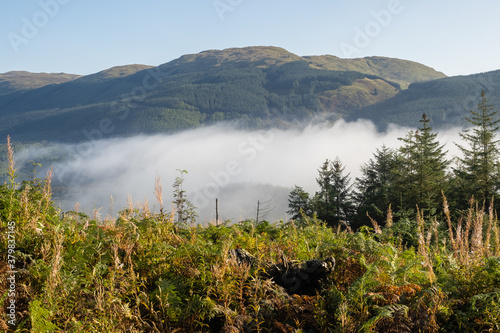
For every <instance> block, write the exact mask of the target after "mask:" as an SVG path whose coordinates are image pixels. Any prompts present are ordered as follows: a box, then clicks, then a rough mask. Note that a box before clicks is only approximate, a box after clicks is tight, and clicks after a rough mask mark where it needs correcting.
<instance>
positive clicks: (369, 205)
mask: <svg viewBox="0 0 500 333" xmlns="http://www.w3.org/2000/svg"><path fill="white" fill-rule="evenodd" d="M394 168H395V152H394V151H393V150H392V149H390V148H388V147H387V146H385V145H383V146H382V148H381V149H377V151H376V153H374V154H373V158H371V159H370V160H369V161H368V162H367V163H366V164H364V165H363V166H362V167H361V173H362V176H361V177H360V178H356V191H355V201H356V213H357V216H356V221H355V223H354V225H353V227H354V228H359V227H361V226H363V225H370V220H369V218H368V216H367V213H368V214H369V215H370V217H371V218H373V219H375V220H376V221H378V222H380V223H381V221H383V220H384V219H385V215H386V212H387V209H388V208H389V205H390V204H391V202H392V201H394V200H395V199H396V194H395V190H394V189H395V188H394V184H393V183H394Z"/></svg>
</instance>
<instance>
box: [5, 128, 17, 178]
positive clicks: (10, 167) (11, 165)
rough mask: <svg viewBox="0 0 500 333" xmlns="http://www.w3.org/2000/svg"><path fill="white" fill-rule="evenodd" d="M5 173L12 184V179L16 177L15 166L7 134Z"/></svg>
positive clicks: (12, 150)
mask: <svg viewBox="0 0 500 333" xmlns="http://www.w3.org/2000/svg"><path fill="white" fill-rule="evenodd" d="M7 162H8V164H7V174H8V175H9V178H10V182H11V184H12V185H14V179H15V178H16V171H17V170H16V168H15V163H14V149H13V148H12V143H11V142H10V136H8V135H7Z"/></svg>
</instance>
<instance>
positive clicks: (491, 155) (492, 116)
mask: <svg viewBox="0 0 500 333" xmlns="http://www.w3.org/2000/svg"><path fill="white" fill-rule="evenodd" d="M466 120H467V121H468V122H469V123H470V124H471V125H473V128H472V131H471V129H467V130H464V131H463V132H462V133H460V136H461V138H462V139H463V140H464V141H465V142H466V143H467V144H468V147H466V146H463V145H459V144H457V146H458V148H459V149H460V151H461V152H462V154H463V157H462V158H459V159H458V162H459V163H458V166H457V168H456V169H455V174H456V176H457V178H459V182H460V183H461V184H462V189H463V190H464V191H466V193H463V194H464V195H466V196H467V198H470V197H471V196H474V197H475V198H476V199H477V200H479V201H481V202H482V201H488V200H490V199H491V198H492V196H494V195H496V194H497V187H498V173H497V170H498V157H499V150H498V142H499V140H495V132H496V131H497V130H498V129H499V126H498V124H499V123H500V119H498V117H497V111H496V110H495V109H494V108H493V106H492V105H490V104H488V100H487V98H486V93H485V92H484V91H482V92H481V101H480V102H479V104H478V105H477V111H474V110H470V116H469V117H466Z"/></svg>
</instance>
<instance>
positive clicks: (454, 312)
mask: <svg viewBox="0 0 500 333" xmlns="http://www.w3.org/2000/svg"><path fill="white" fill-rule="evenodd" d="M483 97H484V96H483ZM485 105H488V104H487V103H486V102H484V103H480V104H479V106H478V109H479V112H477V114H481V110H482V106H485ZM484 110H489V111H487V113H488V114H490V112H491V110H490V109H489V108H485V109H484ZM474 112H475V111H474ZM471 114H473V115H474V114H475V113H473V112H471ZM491 121H492V123H494V122H495V120H494V119H493V118H492V119H491ZM478 124H479V123H478ZM421 126H422V127H421V128H420V129H419V131H417V132H411V133H409V134H408V136H407V137H406V138H405V139H404V140H403V147H402V149H401V150H400V151H390V150H389V149H387V148H386V147H382V148H381V149H379V150H378V151H377V152H376V153H375V154H374V156H373V158H372V159H371V160H370V161H369V162H368V163H367V164H366V165H365V167H364V168H363V181H362V182H361V184H362V186H360V187H359V188H358V189H357V192H356V194H355V195H345V194H346V192H350V186H349V178H348V175H344V170H343V167H342V164H341V162H340V161H339V160H338V159H336V160H334V161H333V162H332V161H328V160H327V161H326V162H325V163H324V165H323V166H322V167H320V170H319V171H320V175H319V177H318V184H319V185H320V187H321V190H320V191H319V192H318V194H316V195H315V196H314V197H313V199H312V200H313V202H312V205H308V203H309V202H310V200H311V199H310V198H309V195H308V194H307V193H305V192H304V191H303V190H302V189H301V188H300V187H296V188H295V190H294V191H293V192H292V193H291V195H290V199H291V202H293V203H294V204H293V205H291V206H290V208H291V211H293V212H294V214H296V216H295V217H296V218H297V219H296V220H291V221H289V222H283V221H280V222H276V223H269V222H267V221H259V222H256V221H252V220H248V221H241V222H238V223H236V224H232V225H230V224H229V223H223V224H221V225H210V224H209V225H205V226H202V225H195V224H193V223H192V222H193V221H194V219H195V217H196V216H195V211H194V207H192V205H191V204H190V203H189V202H188V201H187V200H186V198H185V189H184V188H183V182H184V175H185V174H186V172H185V171H184V170H179V171H180V176H179V177H178V178H177V179H176V181H175V183H174V184H173V192H174V202H173V207H175V209H173V210H172V211H171V212H167V211H165V206H167V205H165V203H164V202H163V197H162V193H163V191H162V184H161V180H160V179H159V178H157V179H156V183H155V186H154V191H155V195H156V201H157V202H156V203H155V204H154V205H150V204H149V203H147V202H145V203H142V204H136V205H134V204H133V203H132V202H130V203H129V205H128V207H125V208H124V209H122V210H121V211H119V212H118V214H117V215H116V216H113V217H112V216H107V217H104V218H102V217H101V216H100V214H99V211H94V212H93V214H92V216H89V215H87V214H85V213H83V212H80V211H78V208H77V207H75V211H72V212H65V213H64V214H63V213H62V212H60V211H59V210H58V209H57V208H55V207H54V205H53V204H52V202H51V193H52V188H51V184H52V182H51V178H52V173H51V172H49V173H48V174H47V176H46V177H45V179H43V180H40V179H37V178H35V177H33V179H32V180H29V181H23V182H21V183H19V182H18V181H17V174H16V169H15V165H14V161H13V149H12V146H11V144H10V142H9V141H8V143H7V146H6V148H5V149H6V151H7V169H6V170H7V175H8V180H7V182H6V183H5V184H4V185H0V222H1V231H2V232H1V233H0V239H1V240H0V277H1V279H0V289H1V290H0V294H1V295H3V298H2V300H3V301H2V302H3V306H2V307H1V308H0V311H2V312H0V329H2V330H4V331H16V332H52V331H63V332H498V331H500V222H499V220H498V218H497V214H496V212H495V209H494V206H493V201H490V202H489V203H490V205H489V206H485V205H483V203H482V202H478V201H476V200H474V199H471V198H469V197H467V198H466V199H467V200H469V199H470V200H469V202H468V204H467V206H465V207H463V206H462V207H458V206H457V203H456V202H454V203H452V202H450V203H449V202H448V200H447V198H446V197H445V196H444V195H442V196H441V201H440V203H439V204H440V207H439V208H437V207H434V205H436V204H437V198H436V197H435V195H434V194H435V188H436V186H438V184H441V182H440V181H439V178H440V177H446V175H443V172H442V169H441V166H442V165H443V164H447V161H445V160H444V159H443V158H442V149H441V146H440V145H439V143H438V142H437V141H436V138H435V136H434V135H433V133H432V131H431V128H430V127H429V126H428V118H427V117H425V116H424V117H423V118H422V125H421ZM493 129H494V127H493V128H489V130H488V131H487V134H488V135H485V136H483V139H484V138H486V137H488V138H490V139H491V140H490V141H488V142H490V143H492V144H494V145H495V144H496V140H495V139H494V135H490V134H493V133H492V132H491V131H492V130H493ZM484 142H485V141H484ZM422 152H427V153H428V156H425V158H424V156H421V155H418V153H422ZM402 155H408V156H412V157H413V158H415V159H416V160H415V161H414V162H415V163H417V162H418V163H417V164H416V165H410V166H408V167H405V168H403V169H402V172H401V174H397V175H395V174H394V173H393V166H394V163H405V165H407V164H408V163H409V162H408V161H406V162H404V161H403V162H402V160H401V157H402ZM481 156H482V155H481ZM496 162H498V161H496ZM36 166H37V165H36V164H34V167H35V168H36ZM430 168H434V169H432V170H431V169H430ZM477 170H480V169H479V168H478V169H470V172H478V171H477ZM431 171H433V172H431ZM421 172H423V174H420V173H421ZM402 173H407V175H406V176H405V175H403V174H402ZM409 175H412V176H415V177H414V178H411V179H410V178H405V179H407V181H406V185H405V183H404V182H400V183H397V182H395V181H394V180H395V179H398V177H400V176H405V177H408V176H409ZM395 184H401V185H398V186H403V185H404V186H407V187H408V188H409V189H410V188H412V189H415V190H416V194H415V196H414V197H411V198H409V199H408V200H409V201H408V202H410V203H416V204H417V205H419V204H422V203H424V204H428V206H427V207H425V210H424V209H420V208H417V207H415V210H414V211H413V212H410V210H409V209H408V207H406V206H404V205H405V203H404V200H406V198H404V197H399V198H398V199H400V200H401V201H403V203H402V204H399V203H397V202H393V198H394V193H399V191H403V190H402V189H400V188H396V189H395ZM483 185H484V184H483ZM415 186H422V187H424V188H426V189H428V192H419V189H418V188H416V187H415ZM365 190H366V193H365V194H364V192H365ZM401 193H404V195H407V193H408V192H404V191H403V192H401ZM423 194H425V195H423ZM461 194H462V195H464V196H467V193H461ZM490 194H491V192H490ZM379 196H380V197H379ZM396 197H397V196H396ZM356 200H362V203H363V207H372V208H373V209H374V210H373V211H374V212H379V211H384V213H383V219H380V220H378V221H379V222H380V223H378V222H377V221H376V220H375V219H374V218H373V217H372V216H370V217H372V218H370V219H369V220H370V225H371V227H369V226H366V225H361V226H358V228H357V230H356V231H354V230H353V227H354V225H352V224H351V223H350V222H351V221H350V220H349V218H350V216H352V214H355V212H356V210H353V209H352V208H351V207H354V206H351V205H350V204H349V205H347V204H348V203H350V202H355V201H356ZM371 200H373V202H372V204H370V201H371ZM327 201H328V205H325V204H324V203H325V202H327ZM391 203H392V204H393V205H394V207H395V209H394V210H393V209H392V208H391V207H392V206H391ZM398 205H401V206H398ZM329 208H331V211H328V209H329ZM320 209H326V211H325V212H322V213H324V214H325V216H326V217H327V218H325V220H326V223H325V222H323V221H321V220H320V219H318V217H317V216H315V215H314V211H318V210H320ZM361 211H362V209H361V208H359V207H358V210H357V212H358V213H360V212H361ZM309 213H311V214H312V216H308V215H307V214H309ZM328 214H331V216H330V215H328ZM330 217H331V219H330V220H328V218H330ZM343 219H345V220H344V221H343ZM342 221H343V222H342ZM9 235H10V236H9ZM9 237H10V238H9ZM13 238H14V239H15V242H12V241H10V242H9V239H11V240H12V239H13ZM9 244H10V247H9ZM12 244H15V245H14V246H13V245H12ZM9 249H10V250H11V251H10V253H9ZM234 249H244V250H246V251H248V253H249V255H251V256H252V258H254V259H252V260H253V263H252V264H250V263H245V262H242V261H239V260H237V258H235V257H234V256H233V255H232V254H231V253H232V251H231V250H234ZM246 251H242V253H247V252H246ZM9 254H10V255H11V257H9V256H8V255H9ZM12 256H13V257H14V258H15V260H14V261H13V259H12ZM330 257H333V258H334V259H335V268H334V270H333V273H330V274H329V275H328V276H327V278H326V280H325V281H323V282H322V283H321V285H319V287H318V288H317V289H316V292H315V293H314V294H312V295H309V294H307V295H297V294H293V293H288V292H287V291H286V290H285V289H283V288H282V287H280V286H279V285H278V284H277V283H275V281H273V280H270V279H269V278H268V277H266V270H267V269H268V267H269V265H268V264H269V263H276V264H278V263H281V264H286V263H289V262H299V261H304V260H311V259H327V258H330ZM9 260H10V261H9ZM9 265H12V266H9ZM11 269H15V270H16V271H17V272H18V273H16V274H15V277H16V283H15V286H16V296H15V301H16V325H15V326H13V325H10V324H9V323H8V321H9V317H8V316H7V314H8V312H7V310H6V309H7V305H8V304H10V299H11V297H10V296H9V293H8V292H9V288H10V285H11V284H10V283H8V280H7V278H8V277H10V276H11V274H10V273H8V272H9V271H10V270H11ZM9 325H10V326H9Z"/></svg>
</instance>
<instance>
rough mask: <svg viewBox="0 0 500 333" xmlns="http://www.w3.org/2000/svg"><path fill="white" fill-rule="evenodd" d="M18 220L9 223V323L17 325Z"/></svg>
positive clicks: (7, 313) (7, 311)
mask: <svg viewBox="0 0 500 333" xmlns="http://www.w3.org/2000/svg"><path fill="white" fill-rule="evenodd" d="M15 252H16V222H14V221H10V222H8V223H7V266H8V267H9V270H8V271H7V285H8V289H7V304H8V305H7V310H6V315H7V318H8V320H7V323H8V324H9V325H10V326H16V320H17V318H16V315H17V311H16V273H17V271H16V260H17V258H16V256H15Z"/></svg>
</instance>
